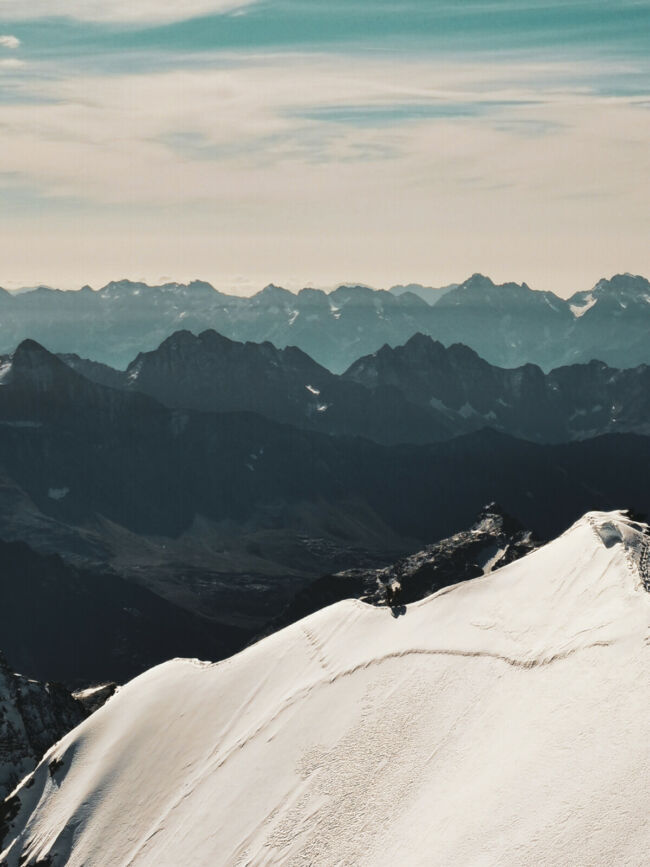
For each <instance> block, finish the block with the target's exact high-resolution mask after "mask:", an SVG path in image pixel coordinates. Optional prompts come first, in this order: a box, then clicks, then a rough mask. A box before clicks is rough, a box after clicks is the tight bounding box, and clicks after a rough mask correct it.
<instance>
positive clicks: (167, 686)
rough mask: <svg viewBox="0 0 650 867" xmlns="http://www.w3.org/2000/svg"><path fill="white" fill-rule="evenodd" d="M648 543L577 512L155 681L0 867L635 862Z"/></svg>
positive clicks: (648, 835) (39, 792)
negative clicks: (42, 862)
mask: <svg viewBox="0 0 650 867" xmlns="http://www.w3.org/2000/svg"><path fill="white" fill-rule="evenodd" d="M647 542H648V537H647V536H644V535H643V527H642V526H641V525H638V524H635V523H634V522H633V521H631V520H630V519H628V518H626V517H625V516H624V515H623V514H622V513H618V512H615V513H609V514H605V513H590V514H589V515H588V516H586V517H585V518H583V519H582V520H580V521H579V522H578V523H576V524H575V525H574V526H573V527H572V528H571V529H570V530H568V531H567V532H566V533H565V534H564V535H563V536H561V537H560V538H559V539H557V540H555V541H554V542H552V543H550V544H549V545H546V546H545V547H543V548H540V549H538V550H536V551H534V552H533V553H531V554H529V555H528V556H527V557H524V558H523V559H521V560H518V561H516V562H515V563H512V564H510V565H509V566H506V567H504V568H502V569H500V570H497V571H496V572H494V573H492V574H491V575H488V576H486V577H482V578H478V579H476V580H473V581H469V582H465V583H462V584H459V585H455V586H454V587H450V588H445V589H444V590H442V591H440V592H439V593H437V594H435V595H433V596H430V597H429V598H427V599H425V600H423V601H421V602H418V603H415V604H413V605H411V606H409V607H408V609H407V610H406V613H405V614H404V615H403V616H398V617H394V616H391V612H390V611H389V610H386V609H380V608H374V607H370V606H366V605H364V604H363V603H360V602H350V601H348V602H342V603H339V604H337V605H334V606H332V607H330V608H326V609H324V610H322V611H320V612H319V613H317V614H315V615H312V616H310V617H309V618H307V619H305V620H303V621H301V622H299V623H296V624H294V625H293V626H290V627H288V628H287V629H285V630H283V631H282V632H279V633H276V634H275V635H272V636H270V637H268V638H265V639H264V640H263V641H261V642H259V643H258V644H257V645H254V646H253V647H250V648H248V649H246V650H245V651H243V652H242V653H240V654H238V655H237V656H235V657H232V658H231V659H229V660H226V661H225V662H222V663H219V664H216V665H210V664H206V663H200V662H198V661H190V660H174V661H172V662H168V663H166V664H164V665H161V666H158V667H157V668H154V669H152V670H150V671H148V672H146V673H145V674H143V675H142V676H140V677H138V678H136V679H135V680H133V681H132V682H131V683H129V684H128V685H127V686H125V687H124V688H123V689H121V690H119V691H118V692H117V693H116V695H115V696H114V697H113V698H111V699H110V701H109V702H108V703H107V704H106V705H105V706H104V707H103V708H102V709H101V710H99V711H98V712H97V713H96V714H94V715H93V716H92V717H91V718H90V719H88V720H87V721H86V722H84V723H83V724H82V725H80V726H79V727H78V728H76V729H75V730H74V731H73V732H71V733H70V734H69V735H68V736H66V737H65V738H64V739H63V740H61V741H60V742H59V744H57V745H56V746H55V747H53V748H52V750H50V752H49V753H48V754H47V755H46V757H45V759H44V760H43V762H42V764H41V765H40V766H39V768H38V769H37V770H36V771H35V773H34V774H33V775H32V776H31V777H29V778H27V780H26V781H25V782H24V783H23V785H22V787H20V788H19V789H18V790H17V791H16V793H15V795H16V796H17V798H18V801H14V802H13V805H12V810H11V811H10V812H13V813H15V814H16V815H15V817H14V818H13V820H11V821H10V822H9V828H10V830H9V833H8V834H7V836H6V838H5V841H4V845H5V847H7V848H6V849H5V851H4V852H3V854H2V856H0V863H4V862H3V859H5V860H6V863H7V864H8V865H9V867H15V865H18V864H19V862H20V863H21V864H22V863H26V864H33V863H35V862H37V861H38V860H39V859H45V858H46V857H47V856H48V855H49V856H51V863H52V864H53V865H59V864H66V865H69V867H79V865H82V864H83V865H85V867H91V865H127V864H128V865H131V864H134V865H175V867H179V865H190V864H191V865H252V864H255V865H261V864H274V865H275V864H282V865H310V864H311V865H316V864H317V865H372V867H376V865H395V864H400V865H420V864H422V865H425V864H426V865H452V864H453V865H481V867H483V865H497V864H498V865H500V867H501V865H517V867H521V865H532V864H534V865H562V867H565V865H569V864H570V865H590V867H591V865H612V864H616V865H641V864H645V863H647V853H648V850H649V848H650V822H649V821H648V792H649V791H650V737H648V735H649V733H650V724H649V722H648V713H647V710H648V706H650V628H649V627H650V595H649V594H648V593H647V592H646V590H645V588H644V575H643V570H644V569H646V568H647ZM644 558H645V559H644ZM646 578H647V576H646ZM53 768H54V770H53ZM21 855H22V856H23V858H24V860H23V861H21ZM47 863H50V862H49V861H48V862H47Z"/></svg>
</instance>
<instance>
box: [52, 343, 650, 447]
mask: <svg viewBox="0 0 650 867" xmlns="http://www.w3.org/2000/svg"><path fill="white" fill-rule="evenodd" d="M61 357H62V359H63V360H64V361H65V362H66V363H67V364H68V365H69V366H71V367H72V368H73V369H74V370H76V371H78V372H79V373H82V374H83V375H84V376H86V377H87V378H88V379H92V380H94V381H95V382H98V383H100V384H102V385H108V386H110V387H112V388H119V389H122V390H124V391H127V392H140V393H143V394H146V395H149V396H150V397H153V398H155V399H156V400H158V401H160V402H161V403H163V404H164V405H165V406H167V407H169V408H172V409H192V410H200V411H207V412H235V411H249V412H256V413H259V414H261V415H264V416H266V417H267V418H270V419H273V420H275V421H279V422H283V423H286V424H291V425H295V426H296V427H299V428H303V429H308V430H316V431H320V432H322V433H327V434H346V435H351V436H364V437H368V438H369V439H372V440H374V441H375V442H379V443H384V444H388V445H391V444H396V443H409V442H410V443H427V442H437V441H440V440H443V439H449V438H450V437H453V436H458V435H461V434H464V433H469V432H471V431H474V430H479V429H481V428H484V427H492V428H495V429H496V430H500V431H503V432H504V433H508V434H511V435H512V436H517V437H524V438H526V439H531V440H533V441H536V442H567V441H570V440H574V439H583V438H586V437H590V436H597V435H599V434H603V433H613V432H632V433H643V434H647V433H650V367H649V366H647V365H640V366H639V367H636V368H631V369H625V370H616V369H612V368H610V367H608V366H607V365H605V364H603V363H602V362H596V361H593V362H591V363H589V364H583V365H577V364H576V365H571V366H568V367H563V368H558V369H557V370H554V371H552V372H551V373H549V374H544V373H543V371H542V370H541V369H540V368H539V367H536V366H535V365H531V364H528V365H525V366H523V367H521V368H515V369H503V368H498V367H495V366H493V365H490V364H489V363H488V362H486V361H484V360H483V359H482V358H480V357H479V356H478V355H477V354H476V352H474V351H473V350H471V349H469V348H468V347H466V346H463V345H453V346H451V347H449V348H447V349H446V348H445V347H444V346H443V345H442V344H441V343H438V342H437V341H434V340H433V339H432V338H430V337H426V336H424V335H422V334H417V335H415V336H413V337H412V338H410V340H408V341H407V343H406V344H405V345H404V346H401V347H397V348H394V349H393V348H391V347H389V346H384V347H382V349H380V350H379V351H378V352H376V353H374V354H373V355H371V356H366V357H364V358H361V359H359V360H358V361H356V362H355V363H353V364H352V366H351V367H350V368H349V369H348V370H347V371H346V372H345V373H344V374H342V375H339V376H337V375H335V374H333V373H331V372H330V371H329V370H327V369H326V368H325V367H322V366H321V365H319V364H317V363H316V362H315V361H313V360H312V359H311V358H310V357H309V356H308V355H306V354H305V353H304V352H303V351H302V350H300V349H298V348H296V347H288V348H286V349H276V348H275V347H274V346H272V345H271V344H270V343H263V344H256V343H245V344H244V343H238V342H234V341H232V340H229V339H228V338H225V337H222V336H221V335H219V334H217V333H216V332H214V331H204V332H202V333H201V334H199V335H198V336H195V335H193V334H191V333H190V332H188V331H179V332H177V333H175V334H173V335H172V336H171V337H169V338H167V340H165V341H163V343H162V344H161V345H160V346H159V347H158V349H156V350H153V351H151V352H144V353H140V354H139V355H138V356H137V358H135V360H134V361H132V362H131V363H130V364H129V365H128V367H127V368H126V370H125V371H119V370H115V369H113V368H110V367H107V366H106V365H101V364H98V363H97V362H92V361H87V360H84V359H81V358H79V357H78V356H74V355H64V356H61Z"/></svg>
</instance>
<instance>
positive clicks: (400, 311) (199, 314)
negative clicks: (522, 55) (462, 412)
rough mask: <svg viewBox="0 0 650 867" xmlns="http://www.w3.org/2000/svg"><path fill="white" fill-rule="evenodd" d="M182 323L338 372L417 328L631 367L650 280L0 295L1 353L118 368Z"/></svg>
mask: <svg viewBox="0 0 650 867" xmlns="http://www.w3.org/2000/svg"><path fill="white" fill-rule="evenodd" d="M402 290H405V291H402ZM423 295H424V296H425V297H422V296H423ZM425 298H426V300H425ZM430 300H431V301H433V303H429V301H430ZM179 328H184V329H187V330H189V331H192V332H195V333H199V332H202V331H204V330H206V329H207V328H212V329H214V330H216V331H218V332H219V333H220V334H223V335H224V336H226V337H228V338H230V339H232V340H238V341H254V342H257V343H262V342H264V341H269V342H271V343H273V344H274V345H275V346H277V347H279V348H284V347H285V346H297V347H299V348H300V349H302V350H303V351H304V352H306V353H307V354H308V355H310V356H311V357H312V358H313V359H314V360H315V361H317V362H318V363H319V364H321V365H323V366H325V367H327V368H328V369H330V370H332V371H333V372H336V373H341V372H343V371H344V370H345V369H346V368H347V367H349V365H350V364H352V363H353V362H354V361H356V360H357V359H358V358H359V357H360V356H362V355H367V354H370V353H373V352H376V351H377V350H378V349H379V348H380V347H381V346H383V345H384V344H388V345H390V346H398V345H401V344H403V343H405V342H406V341H407V340H408V339H409V338H410V337H412V336H413V335H414V334H416V333H418V332H421V333H423V334H426V335H429V336H431V337H434V338H435V339H436V340H439V341H440V342H441V343H443V344H444V345H445V346H448V345H450V344H452V343H463V344H465V345H467V346H470V347H471V348H472V349H474V350H475V351H476V352H478V353H479V355H481V357H483V358H485V359H486V360H487V361H488V362H490V363H491V364H495V365H499V366H501V367H517V366H520V365H522V364H525V363H528V362H530V363H535V364H538V365H539V366H540V367H542V369H543V370H550V369H552V368H554V367H559V366H562V365H566V364H573V363H586V362H589V361H592V360H593V359H598V360H600V361H603V362H605V363H607V364H609V365H611V366H613V367H619V368H620V367H636V366H638V365H639V364H645V363H648V362H650V348H649V346H648V340H647V335H648V331H649V329H650V283H649V282H648V280H646V279H645V278H643V277H638V276H633V275H630V274H620V275H617V276H615V277H613V278H612V279H610V280H601V281H599V283H598V284H597V285H596V286H595V287H594V288H593V289H592V290H590V291H589V292H584V291H580V292H576V293H575V294H574V295H573V296H572V297H571V298H569V299H563V298H559V297H558V296H556V295H554V294H553V293H551V292H538V291H534V290H532V289H530V288H529V287H528V286H527V285H526V284H525V283H522V284H517V283H505V284H503V285H495V284H494V283H493V282H492V281H491V280H490V279H489V278H487V277H484V276H482V275H480V274H475V275H474V276H472V277H471V278H470V279H468V280H466V281H464V282H463V283H461V284H459V285H457V286H453V287H451V288H447V289H446V290H438V291H434V290H432V291H427V290H426V287H395V291H390V292H389V291H383V290H373V289H371V288H369V287H367V286H341V287H339V288H338V289H335V290H334V291H332V292H329V293H327V292H324V291H322V290H318V289H303V290H301V291H300V292H298V293H293V292H289V291H287V290H286V289H283V288H281V287H278V286H273V285H270V286H267V287H266V288H265V289H263V290H262V291H261V292H258V293H257V294H256V295H253V296H252V297H250V298H242V297H239V296H233V295H227V294H225V293H223V292H219V291H217V290H215V289H214V288H213V287H212V286H211V285H210V284H209V283H205V282H202V281H194V282H192V283H189V284H187V285H185V284H179V283H166V284H164V285H160V286H148V285H146V284H145V283H138V282H132V281H129V280H120V281H116V282H111V283H108V284H107V285H106V286H104V287H103V288H102V289H99V290H97V291H94V290H92V289H91V288H90V287H89V286H85V287H84V288H83V289H81V290H80V291H78V292H72V291H60V290H55V289H50V288H48V287H45V286H41V287H38V288H36V289H34V290H33V291H29V292H23V293H20V294H12V293H10V292H7V291H2V292H1V293H0V351H2V352H5V353H8V352H10V351H11V350H12V349H13V348H14V347H15V346H16V345H17V344H18V343H19V342H21V341H22V340H23V339H27V338H32V339H35V340H37V341H39V342H41V343H43V344H45V345H47V346H48V347H49V348H50V349H52V350H53V351H55V352H69V353H76V354H78V355H80V356H82V357H86V358H90V359H92V360H93V361H99V362H104V363H107V364H109V365H111V366H114V367H118V368H123V367H125V366H126V365H127V364H128V363H129V362H130V361H131V360H132V359H133V358H134V357H135V355H136V354H137V353H138V352H140V351H142V350H150V349H154V348H155V347H157V346H158V345H159V344H160V343H161V342H162V341H163V340H164V339H165V338H166V337H168V336H169V335H170V334H172V333H173V332H175V331H178V330H179Z"/></svg>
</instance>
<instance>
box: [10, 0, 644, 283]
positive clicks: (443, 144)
mask: <svg viewBox="0 0 650 867" xmlns="http://www.w3.org/2000/svg"><path fill="white" fill-rule="evenodd" d="M64 16H65V17H64ZM649 143H650V0H259V2H246V0H232V2H230V0H0V146H1V149H0V203H1V206H0V245H1V247H0V285H5V286H8V287H15V286H19V285H32V284H35V283H39V282H45V283H48V284H50V285H56V286H62V287H75V288H76V287H78V286H80V285H81V284H82V283H86V282H89V283H91V284H93V285H95V286H99V285H101V284H102V283H105V282H107V281H108V280H109V279H117V278H121V277H131V278H134V279H138V278H144V279H148V280H150V281H151V280H159V279H160V278H170V279H178V280H185V279H190V278H194V277H202V278H204V279H208V280H211V281H212V282H213V283H214V284H215V285H216V286H218V287H219V288H222V289H230V290H232V289H239V290H240V291H247V290H252V289H258V288H260V287H261V286H263V285H264V284H266V283H268V282H271V281H273V282H275V283H280V284H283V285H287V286H288V287H289V288H297V287H299V286H303V285H317V286H326V285H331V284H334V283H337V282H344V281H352V280H358V281H361V282H366V283H371V284H373V285H377V286H387V285H391V284H392V283H396V282H400V283H402V282H411V281H418V282H423V283H426V284H428V285H443V284H445V283H449V282H452V281H457V280H461V279H464V278H465V277H466V276H468V275H469V274H470V273H472V272H474V271H483V272H485V273H488V274H490V275H491V276H492V277H493V278H494V279H498V280H506V279H513V280H517V281H521V280H526V281H527V282H528V283H529V284H530V285H532V286H533V287H534V288H540V289H553V290H554V291H558V292H559V293H560V294H569V293H570V292H572V291H573V290H575V289H584V288H589V287H590V286H591V285H592V284H593V283H595V282H596V280H597V279H598V278H599V277H601V276H611V274H613V273H615V272H618V271H632V272H635V273H644V274H646V275H650V244H649V243H648V239H649V238H650V196H649V195H648V193H649V190H650V186H649V183H650V150H649Z"/></svg>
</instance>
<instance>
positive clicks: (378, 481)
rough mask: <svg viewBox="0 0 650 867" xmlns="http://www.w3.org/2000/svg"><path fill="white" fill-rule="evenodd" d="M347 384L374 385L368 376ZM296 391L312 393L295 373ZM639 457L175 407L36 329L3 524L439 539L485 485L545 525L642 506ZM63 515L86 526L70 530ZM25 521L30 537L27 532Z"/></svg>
mask: <svg viewBox="0 0 650 867" xmlns="http://www.w3.org/2000/svg"><path fill="white" fill-rule="evenodd" d="M185 339H186V338H183V340H185ZM210 340H213V338H212V337H211V338H210ZM235 349H236V350H237V351H239V350H238V349H237V348H236V347H235ZM252 351H253V352H254V353H256V352H257V351H258V350H256V349H255V348H253V349H252ZM262 351H263V352H264V353H271V354H272V355H273V352H272V350H271V349H269V348H268V347H262ZM289 356H291V353H289ZM302 360H304V359H302ZM305 363H309V364H312V363H311V362H309V361H308V360H307V361H306V362H305ZM588 370H591V368H588ZM313 373H314V371H313V370H312V369H310V372H309V375H310V377H312V374H313ZM307 384H311V383H307ZM348 386H350V387H354V388H356V389H357V390H358V393H359V394H362V393H365V392H366V391H367V392H368V393H369V394H370V395H371V397H370V398H368V399H369V400H370V399H372V394H373V392H372V390H370V389H367V388H366V387H365V386H361V385H359V384H358V383H354V382H351V383H347V382H346V383H345V387H346V388H347V387H348ZM314 387H315V386H314ZM362 390H363V391H362ZM300 392H301V394H302V393H304V394H305V395H306V396H307V397H308V398H309V399H310V395H311V392H310V391H308V389H306V388H305V387H304V384H302V385H301V388H300ZM311 396H312V397H316V398H317V399H321V397H320V396H316V395H311ZM416 408H417V407H416ZM323 415H326V413H323ZM440 415H443V413H440ZM647 466H648V439H647V438H646V437H644V436H639V435H637V434H632V433H628V434H613V435H609V436H604V437H596V438H592V439H589V440H584V441H580V442H572V443H566V444H565V443H558V444H553V445H545V444H544V445H542V444H535V443H532V442H527V441H525V440H523V439H515V438H513V437H511V436H509V435H506V434H503V433H499V432H495V431H493V430H489V429H484V428H482V429H481V430H475V431H472V432H470V433H468V434H465V435H463V436H460V437H456V438H454V439H445V440H443V441H440V442H435V443H429V444H421V445H417V444H401V445H392V446H385V445H381V444H378V443H373V442H371V441H370V440H367V439H362V438H358V437H357V438H350V437H332V436H327V435H325V434H323V433H322V432H320V431H314V430H302V429H299V428H298V427H295V426H290V425H287V424H283V423H279V422H278V421H276V420H274V419H270V418H265V417H263V416H262V415H260V414H258V413H253V412H206V411H198V410H196V409H178V408H170V407H167V406H164V405H163V404H162V403H160V402H159V401H158V400H156V399H155V398H153V397H150V396H149V395H146V394H142V393H140V392H138V391H135V390H133V389H129V388H127V389H122V390H120V389H116V388H110V387H107V386H104V385H100V384H99V383H96V382H92V381H91V380H89V379H87V378H86V377H84V376H83V375H81V374H80V373H79V372H77V371H75V370H73V369H71V368H70V367H69V366H68V365H67V364H66V363H64V362H63V361H62V360H60V359H59V358H57V357H56V356H54V355H52V354H51V353H49V352H48V351H47V350H45V349H44V348H43V347H41V346H40V345H39V344H37V343H35V342H33V341H26V342H24V343H22V344H21V345H20V346H19V347H18V349H17V350H16V352H15V353H14V354H13V356H12V357H11V358H10V359H9V360H5V361H4V363H3V368H2V386H1V387H0V474H1V475H2V477H3V478H4V484H3V487H2V488H1V489H0V520H1V521H2V526H3V528H4V530H3V532H4V533H5V535H6V534H7V533H9V538H25V539H26V540H27V541H33V539H34V537H36V538H37V539H38V546H39V547H40V548H41V549H44V548H45V549H47V546H46V545H44V540H46V539H47V538H48V537H51V538H52V540H56V541H55V542H54V541H53V542H52V544H53V545H54V550H61V551H65V550H72V551H73V552H74V553H75V554H78V555H83V554H84V550H85V549H84V547H83V546H84V545H85V546H88V545H89V544H90V543H89V540H90V539H91V533H90V529H89V528H90V526H91V524H92V522H93V520H98V519H99V517H101V519H102V520H104V521H108V522H109V524H106V523H104V524H102V525H101V527H100V528H99V529H97V527H95V530H96V531H97V532H98V533H99V537H95V543H96V544H97V547H98V550H99V551H101V550H104V551H105V549H106V545H107V544H108V543H107V542H106V539H107V538H108V537H109V536H111V533H113V534H114V530H115V527H117V526H119V527H122V528H127V529H128V530H129V531H130V532H132V533H134V534H137V535H139V536H141V535H152V536H168V537H171V538H176V537H179V536H180V535H182V534H183V533H186V532H190V531H192V532H194V533H199V535H200V533H201V532H202V531H201V530H200V527H202V526H203V525H202V524H199V525H197V524H196V522H197V520H198V519H199V518H200V519H201V520H206V521H208V522H213V524H214V523H216V524H219V523H221V524H222V525H223V526H224V527H225V524H223V522H229V526H230V527H231V529H232V528H233V527H238V528H242V527H246V528H247V529H248V530H252V529H257V530H268V531H269V532H272V533H276V532H277V531H278V530H280V529H282V528H285V529H286V528H293V530H294V531H295V532H298V531H299V529H300V528H301V527H302V528H303V530H306V531H307V532H308V533H314V531H315V528H316V527H317V528H318V531H317V533H316V534H318V532H321V533H324V534H325V535H326V536H329V537H330V538H336V537H337V538H338V539H339V541H340V540H342V539H345V540H346V544H356V543H357V542H360V541H361V540H365V543H368V542H369V541H370V540H371V544H372V545H373V546H374V545H376V544H378V539H381V538H384V539H385V540H391V542H392V543H394V542H395V540H396V539H402V540H404V539H405V538H407V537H408V538H409V539H410V540H411V541H413V540H414V539H419V540H422V541H424V542H430V541H431V540H433V539H436V538H441V537H442V536H444V535H448V534H449V533H452V532H455V531H457V530H459V529H462V528H463V527H466V526H467V525H468V524H469V522H470V521H471V520H472V519H473V517H474V515H475V514H476V513H477V511H478V510H479V509H480V508H481V506H482V505H483V504H484V503H485V502H489V501H490V500H493V499H496V500H498V501H499V502H500V503H501V504H502V505H503V507H504V508H505V509H506V510H507V511H508V512H510V513H511V514H514V515H516V516H517V517H518V518H519V519H520V520H522V522H523V523H524V524H525V525H526V526H527V527H530V528H531V529H533V530H537V531H538V532H539V533H540V535H541V536H542V537H547V536H548V535H550V534H551V533H553V532H557V531H558V530H559V529H561V528H562V526H564V525H566V523H568V522H569V521H570V520H571V519H572V518H573V517H575V515H576V514H579V513H581V512H583V511H585V508H587V507H589V506H590V505H598V506H602V507H606V506H610V505H611V504H612V503H618V504H620V503H626V504H629V505H633V506H635V507H637V508H640V509H645V508H646V506H647V500H648V489H647V485H646V484H645V478H647V475H646V471H647ZM21 497H22V498H23V499H21ZM306 508H308V509H309V518H308V517H307V513H306V512H305V509H306ZM34 510H35V511H36V513H38V514H39V515H40V516H41V517H40V518H39V519H38V521H36V522H35V521H34V518H33V515H34V514H35V512H34ZM328 510H333V511H328ZM25 512H29V514H30V517H29V519H27V518H25V514H24V513H25ZM317 515H320V517H316V516H317ZM71 525H72V526H75V527H83V528H84V530H83V533H82V532H75V533H74V534H71V533H70V532H68V530H66V529H65V528H69V527H70V526H71ZM30 526H31V527H32V528H35V529H34V530H33V533H32V536H29V535H27V536H26V535H24V534H25V533H26V532H27V531H28V529H29V527H30ZM97 538H99V539H100V541H99V542H97ZM398 547H399V546H398ZM393 550H394V549H393ZM95 556H102V555H101V554H99V553H97V552H96V555H95ZM109 559H110V558H109ZM285 565H288V564H287V563H286V562H285ZM321 565H323V564H321Z"/></svg>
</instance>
